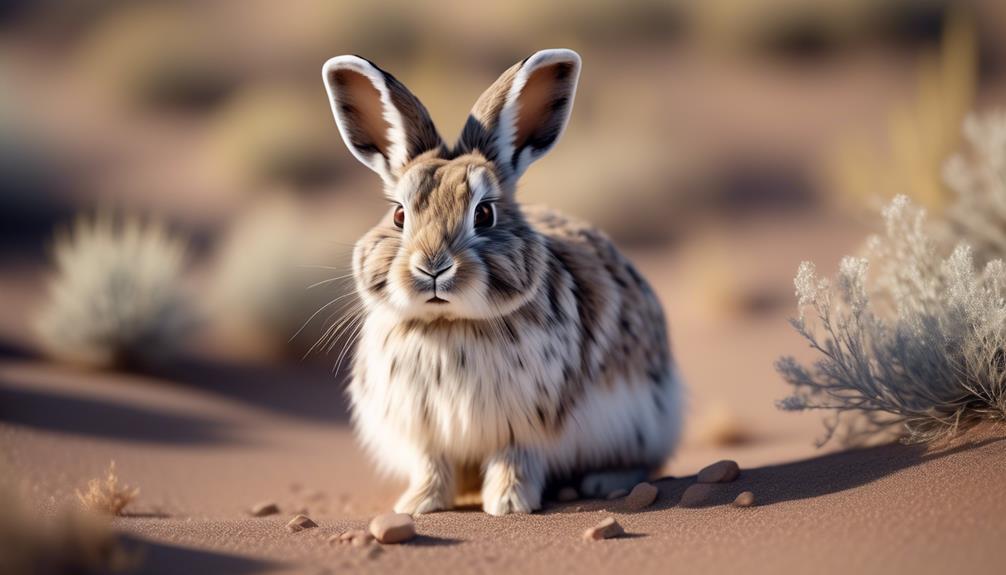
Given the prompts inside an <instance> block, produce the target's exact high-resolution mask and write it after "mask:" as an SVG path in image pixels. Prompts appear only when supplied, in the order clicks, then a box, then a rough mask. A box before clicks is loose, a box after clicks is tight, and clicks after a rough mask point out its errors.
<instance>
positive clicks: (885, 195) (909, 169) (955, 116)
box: [831, 9, 978, 212]
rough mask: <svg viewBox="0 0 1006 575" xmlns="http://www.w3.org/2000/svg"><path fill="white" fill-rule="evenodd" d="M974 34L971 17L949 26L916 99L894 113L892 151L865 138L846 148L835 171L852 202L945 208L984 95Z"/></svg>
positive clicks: (924, 70)
mask: <svg viewBox="0 0 1006 575" xmlns="http://www.w3.org/2000/svg"><path fill="white" fill-rule="evenodd" d="M975 30H976V28H975V22H974V20H973V16H972V14H971V13H970V12H968V11H966V10H963V9H961V10H958V11H955V12H954V13H953V17H951V18H950V19H948V20H947V23H946V29H945V31H944V34H943V40H942V45H941V49H940V51H939V52H938V53H937V54H933V55H926V56H923V57H922V59H921V60H920V62H919V72H918V87H917V92H916V98H915V100H914V101H911V102H908V103H906V104H904V105H902V106H899V107H897V108H895V109H894V110H893V111H892V112H891V115H890V119H889V124H888V130H887V134H888V136H887V142H886V146H887V148H888V149H887V150H884V151H880V153H878V150H876V149H875V148H874V146H872V145H871V143H870V142H869V140H867V139H866V138H864V137H862V136H859V135H850V136H847V137H846V139H845V141H844V142H841V143H840V144H839V146H838V147H837V148H836V151H835V152H834V155H833V157H832V159H831V172H832V174H833V178H834V185H835V187H836V189H837V190H839V191H840V193H841V194H842V199H843V200H844V201H845V202H847V203H849V204H850V205H853V206H862V205H864V204H866V205H872V206H874V207H875V206H876V205H878V204H879V203H881V202H883V201H886V200H887V199H889V198H891V197H893V196H894V195H897V194H904V195H908V196H910V197H911V198H912V199H913V200H915V201H916V202H917V203H919V204H920V205H922V206H924V207H926V208H927V209H929V210H931V211H934V212H941V211H942V210H943V209H945V207H946V205H947V202H948V200H949V199H950V196H949V194H948V189H947V188H946V186H945V185H944V183H943V177H942V171H943V163H944V162H945V161H946V159H947V158H948V157H949V156H950V154H951V153H953V151H954V150H956V149H957V148H958V147H959V145H960V142H961V136H960V126H961V123H962V121H963V120H964V118H965V116H966V115H967V113H968V111H969V110H970V109H971V108H972V106H973V105H974V99H975V93H976V90H977V82H978V76H977V74H978V60H977V58H978V51H977V38H976V35H975Z"/></svg>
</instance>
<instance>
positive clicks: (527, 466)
mask: <svg viewBox="0 0 1006 575" xmlns="http://www.w3.org/2000/svg"><path fill="white" fill-rule="evenodd" d="M544 487H545V466H544V464H543V463H542V461H541V459H540V458H539V457H538V456H536V455H534V454H533V453H531V452H529V451H526V450H521V449H507V450H505V451H503V452H502V453H499V454H497V455H495V456H493V457H492V458H490V459H489V461H488V462H487V463H486V468H485V480H484V481H483V483H482V509H483V510H484V511H485V512H486V513H488V514H490V515H495V516H500V515H507V514H510V513H531V512H533V511H537V510H538V509H541V492H542V489H544Z"/></svg>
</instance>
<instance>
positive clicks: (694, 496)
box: [681, 483, 713, 507]
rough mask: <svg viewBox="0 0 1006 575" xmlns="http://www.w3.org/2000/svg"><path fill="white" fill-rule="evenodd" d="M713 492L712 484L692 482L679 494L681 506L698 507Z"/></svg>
mask: <svg viewBox="0 0 1006 575" xmlns="http://www.w3.org/2000/svg"><path fill="white" fill-rule="evenodd" d="M712 493H713V486H712V485H710V484H708V483H693V484H692V485H689V486H688V489H685V492H684V494H682V495H681V506H682V507H698V506H699V505H702V504H703V503H705V501H706V500H707V499H709V496H710V495H712Z"/></svg>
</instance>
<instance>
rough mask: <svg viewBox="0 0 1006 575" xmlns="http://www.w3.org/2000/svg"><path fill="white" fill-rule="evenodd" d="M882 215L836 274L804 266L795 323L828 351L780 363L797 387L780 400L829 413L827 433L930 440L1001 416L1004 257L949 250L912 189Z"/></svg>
mask: <svg viewBox="0 0 1006 575" xmlns="http://www.w3.org/2000/svg"><path fill="white" fill-rule="evenodd" d="M884 221H885V224H886V227H885V231H884V234H883V235H881V236H878V237H874V238H871V239H870V241H869V242H868V249H867V256H866V257H862V258H861V257H846V258H844V259H843V260H842V263H841V265H840V268H839V272H838V274H837V276H836V277H835V278H834V279H833V280H829V279H827V278H820V277H818V275H817V273H816V270H815V268H814V265H813V264H812V263H810V262H804V263H802V264H801V265H800V269H799V272H798V273H797V276H796V280H795V285H796V293H797V296H798V298H799V308H800V315H799V317H797V318H796V319H794V320H793V321H792V323H793V325H794V327H796V329H797V331H799V332H800V334H801V335H802V336H803V337H804V338H806V339H807V341H808V342H809V343H810V346H811V347H812V348H813V349H814V350H816V351H817V352H819V353H820V355H821V358H820V359H819V360H818V361H817V362H816V363H815V364H814V365H813V366H811V367H805V366H803V365H801V364H799V363H798V362H797V361H796V360H795V359H793V358H791V357H787V358H782V359H781V360H779V362H778V363H777V368H778V370H779V372H780V373H781V374H782V376H783V377H784V378H785V379H786V381H787V382H789V383H790V385H792V386H793V388H794V391H793V394H792V395H791V396H790V397H787V398H786V399H784V400H782V401H781V402H780V403H779V405H780V407H781V408H782V409H787V410H808V409H824V410H830V411H832V412H833V413H834V418H833V419H831V420H830V421H829V426H828V435H827V436H826V437H825V441H826V440H827V439H828V438H829V437H831V436H832V434H833V433H834V432H835V431H836V430H839V429H841V430H842V431H843V432H844V433H845V435H846V437H845V439H846V440H848V441H856V440H860V439H864V438H867V437H871V436H875V434H877V433H878V432H881V431H885V430H887V431H896V432H898V433H900V434H904V436H905V438H906V440H909V441H931V440H936V439H940V438H944V437H948V436H951V435H953V434H955V433H957V432H958V431H960V430H963V429H966V428H969V427H972V426H974V425H976V424H978V423H981V422H983V421H996V422H1001V421H1003V420H1004V419H1006V351H1004V350H1006V299H1004V297H1006V265H1004V264H1003V262H1002V260H999V259H993V260H991V261H990V262H989V263H988V264H986V265H985V266H984V267H983V268H978V267H977V266H976V265H975V264H974V261H973V257H972V253H971V249H970V248H969V247H968V246H967V245H966V244H963V243H962V244H960V245H958V246H957V247H956V248H955V249H953V251H952V253H951V254H950V255H949V256H942V255H941V250H940V249H939V247H938V245H937V243H936V241H935V240H934V239H933V237H932V234H931V232H930V231H929V230H928V229H927V227H926V218H925V213H924V211H923V210H921V209H918V208H916V207H914V206H913V205H912V204H911V202H910V201H909V200H908V198H907V197H904V196H898V197H897V198H895V199H894V201H893V202H892V203H891V204H890V206H889V207H887V208H886V209H885V211H884ZM807 312H810V313H809V314H808V313H807Z"/></svg>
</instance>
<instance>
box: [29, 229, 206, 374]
mask: <svg viewBox="0 0 1006 575" xmlns="http://www.w3.org/2000/svg"><path fill="white" fill-rule="evenodd" d="M185 256H186V251H185V244H184V242H182V241H181V240H180V239H178V238H177V237H175V236H174V235H172V234H169V233H168V231H167V230H166V229H165V228H164V227H163V226H161V225H159V224H156V223H144V222H141V221H140V220H138V219H135V218H126V219H125V220H124V221H122V222H121V223H119V222H116V221H115V220H114V219H113V218H112V217H110V216H108V215H99V216H97V217H95V218H93V219H89V218H80V219H78V220H77V222H76V223H75V225H74V226H73V227H72V229H71V230H70V233H69V234H66V235H63V236H61V237H58V238H57V241H56V245H55V263H56V275H55V277H54V278H53V280H52V282H51V284H50V286H49V299H48V301H47V302H46V305H45V307H44V308H43V309H42V311H41V313H40V315H39V316H38V317H37V320H36V323H35V328H36V331H37V333H38V336H39V338H40V340H41V343H42V345H43V347H44V348H45V349H46V351H48V352H49V353H50V354H52V355H53V356H55V357H57V358H59V359H63V360H67V361H70V362H73V363H80V364H84V365H89V366H98V367H108V366H114V365H132V364H137V363H138V364H144V363H151V362H156V361H158V360H161V359H163V358H165V357H168V356H170V355H171V353H172V352H174V351H177V349H178V347H179V346H180V344H181V342H182V341H184V339H185V336H186V335H188V333H189V332H190V329H191V328H192V327H193V326H194V324H195V321H194V320H195V313H194V309H193V306H192V305H191V304H190V302H189V301H188V299H187V298H186V296H185V293H184V291H183V289H182V286H181V275H182V271H183V268H184V266H185V263H186V257H185Z"/></svg>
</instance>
